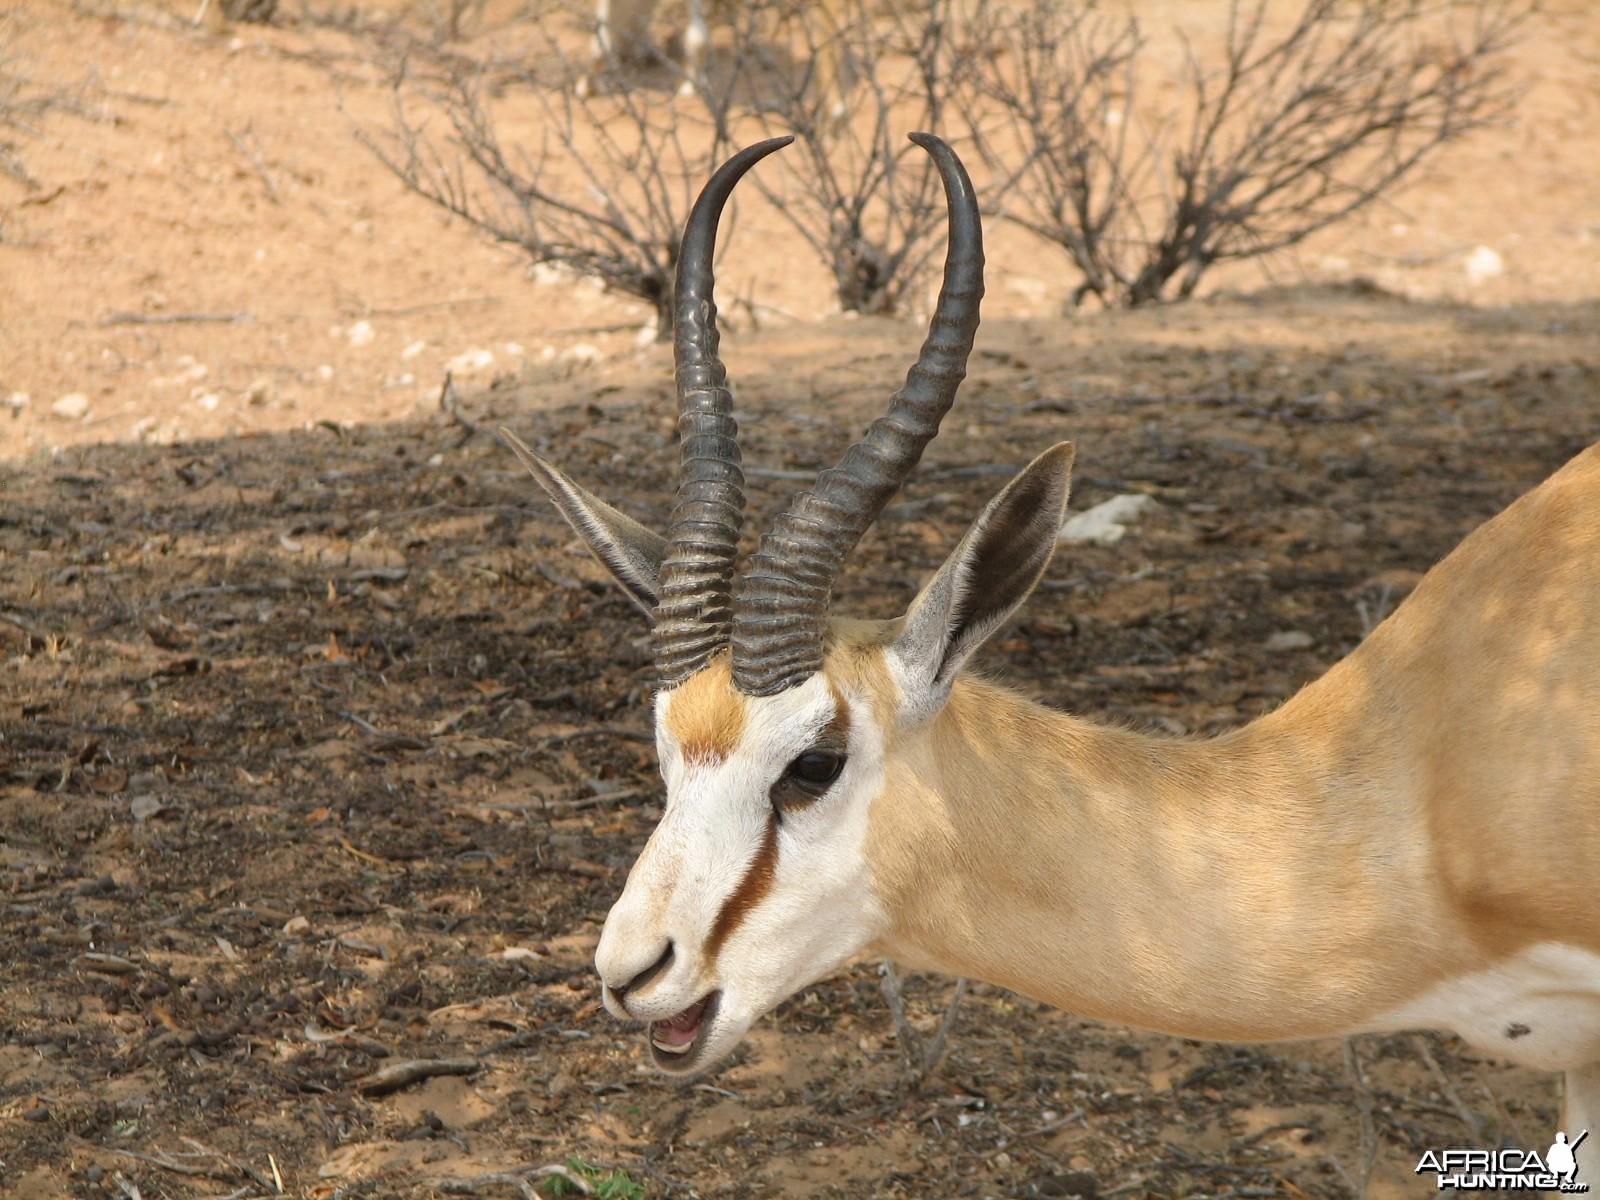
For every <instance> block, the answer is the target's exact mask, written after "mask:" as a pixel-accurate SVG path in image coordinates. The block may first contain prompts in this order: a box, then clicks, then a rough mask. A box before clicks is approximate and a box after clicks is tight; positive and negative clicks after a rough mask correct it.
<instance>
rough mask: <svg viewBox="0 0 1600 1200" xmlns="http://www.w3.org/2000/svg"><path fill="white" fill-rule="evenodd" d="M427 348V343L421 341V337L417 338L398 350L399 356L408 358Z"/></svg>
mask: <svg viewBox="0 0 1600 1200" xmlns="http://www.w3.org/2000/svg"><path fill="white" fill-rule="evenodd" d="M427 348H428V343H427V342H425V341H423V340H422V339H421V338H418V339H417V340H416V341H414V342H412V343H411V345H409V346H407V347H406V348H405V349H404V350H402V351H400V357H401V358H403V359H407V360H410V359H413V358H415V357H416V356H417V355H419V354H421V353H422V352H423V351H424V350H426V349H427Z"/></svg>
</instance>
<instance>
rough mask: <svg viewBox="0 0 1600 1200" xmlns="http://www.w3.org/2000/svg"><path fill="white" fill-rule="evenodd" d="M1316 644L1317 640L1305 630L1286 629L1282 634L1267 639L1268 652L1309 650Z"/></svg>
mask: <svg viewBox="0 0 1600 1200" xmlns="http://www.w3.org/2000/svg"><path fill="white" fill-rule="evenodd" d="M1315 644H1316V639H1315V638H1313V637H1312V636H1311V635H1310V634H1309V633H1307V632H1305V630H1303V629H1285V630H1284V631H1283V632H1282V633H1275V634H1273V635H1272V636H1271V637H1269V638H1268V639H1267V642H1266V647H1267V649H1268V650H1308V649H1310V648H1311V647H1312V646H1313V645H1315Z"/></svg>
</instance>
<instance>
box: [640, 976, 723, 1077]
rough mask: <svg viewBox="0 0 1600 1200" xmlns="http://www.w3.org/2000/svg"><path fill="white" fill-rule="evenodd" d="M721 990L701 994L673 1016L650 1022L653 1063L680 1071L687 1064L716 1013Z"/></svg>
mask: <svg viewBox="0 0 1600 1200" xmlns="http://www.w3.org/2000/svg"><path fill="white" fill-rule="evenodd" d="M721 995H722V993H721V992H712V993H710V994H709V995H707V996H702V997H701V998H700V999H699V1000H696V1001H695V1002H694V1003H693V1004H691V1005H690V1006H689V1007H688V1008H686V1009H684V1010H683V1011H682V1012H681V1013H679V1014H678V1015H677V1016H675V1017H669V1018H668V1019H667V1020H665V1021H651V1022H650V1054H651V1057H652V1058H654V1059H655V1061H656V1066H658V1067H662V1068H665V1069H667V1070H676V1071H681V1070H684V1069H685V1068H687V1067H688V1066H690V1065H691V1064H692V1063H693V1061H694V1059H695V1057H696V1051H698V1050H699V1048H700V1045H701V1037H702V1035H703V1034H704V1033H705V1031H706V1030H707V1029H708V1028H710V1026H711V1022H712V1020H713V1019H714V1018H715V1017H716V1015H717V1000H718V999H719V998H720V997H721Z"/></svg>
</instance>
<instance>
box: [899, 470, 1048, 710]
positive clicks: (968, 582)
mask: <svg viewBox="0 0 1600 1200" xmlns="http://www.w3.org/2000/svg"><path fill="white" fill-rule="evenodd" d="M1071 478H1072V443H1071V442H1060V443H1058V444H1056V445H1054V446H1052V447H1050V449H1048V450H1046V451H1045V452H1044V453H1043V454H1041V455H1039V457H1038V458H1036V459H1034V460H1033V461H1032V462H1031V463H1029V464H1028V465H1027V466H1026V467H1024V468H1023V469H1022V472H1021V474H1019V475H1018V476H1017V477H1016V478H1015V479H1013V480H1012V481H1011V482H1010V483H1008V484H1007V485H1006V486H1005V490H1004V491H1002V492H1001V493H1000V494H999V495H998V496H996V497H995V498H994V499H993V500H991V501H989V507H987V508H985V509H984V510H983V514H982V515H981V516H980V517H979V518H978V519H977V520H976V521H975V522H974V523H973V525H972V528H971V529H969V530H968V531H967V536H966V537H964V538H962V539H961V544H960V545H959V546H957V547H956V548H955V552H954V553H953V554H951V555H950V557H949V558H948V559H946V560H945V564H944V566H942V567H940V568H939V571H938V574H936V575H935V576H934V577H933V579H932V580H931V581H930V582H929V584H928V586H927V587H925V588H923V589H922V594H921V595H919V596H918V597H917V598H916V600H915V601H913V602H912V605H911V609H910V611H909V612H907V613H906V620H905V627H904V628H903V629H902V630H901V632H900V635H899V636H898V637H897V638H895V640H894V641H893V642H892V643H891V644H890V645H889V654H890V657H891V660H892V661H893V663H894V665H895V669H896V674H897V676H898V677H899V679H900V683H901V686H902V687H903V688H904V689H905V692H906V696H905V700H906V704H907V705H908V707H909V708H911V709H912V710H913V712H912V714H910V715H913V716H915V715H918V714H919V713H920V715H921V716H931V715H932V714H933V713H934V712H937V711H938V710H939V708H941V707H942V706H943V705H944V702H945V700H946V699H947V698H948V697H949V694H950V685H951V684H952V683H954V681H955V677H956V673H957V672H958V671H960V670H961V667H962V665H963V664H964V663H965V662H966V661H967V659H968V658H969V657H971V655H972V652H973V651H974V650H976V649H977V648H978V647H979V646H981V645H982V644H983V642H984V640H985V639H986V638H987V637H988V636H989V635H990V634H991V633H993V632H994V631H995V630H996V629H997V628H999V626H1000V625H1001V623H1002V622H1004V621H1005V619H1006V618H1007V617H1009V616H1010V615H1011V614H1012V613H1013V612H1015V611H1016V610H1017V607H1018V606H1019V605H1020V604H1021V603H1022V602H1023V601H1024V600H1026V599H1027V598H1028V593H1029V592H1031V591H1033V588H1034V585H1035V584H1037V583H1038V582H1039V577H1040V576H1041V575H1043V574H1044V569H1045V567H1046V566H1047V565H1048V564H1049V562H1050V555H1051V554H1052V553H1053V552H1054V551H1055V547H1056V534H1057V532H1058V531H1059V530H1060V528H1061V521H1062V518H1063V516H1064V515H1065V513H1066V508H1067V489H1068V485H1069V483H1070V481H1071Z"/></svg>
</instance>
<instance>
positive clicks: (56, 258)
mask: <svg viewBox="0 0 1600 1200" xmlns="http://www.w3.org/2000/svg"><path fill="white" fill-rule="evenodd" d="M1136 7H1137V9H1138V10H1139V12H1140V13H1141V15H1142V16H1143V18H1144V19H1145V21H1146V23H1147V24H1148V25H1149V26H1151V27H1152V28H1153V29H1155V30H1162V29H1164V28H1166V27H1168V26H1169V25H1170V24H1171V23H1174V22H1178V21H1182V22H1185V23H1186V24H1188V25H1190V26H1193V27H1198V28H1202V29H1204V28H1207V27H1209V26H1214V25H1215V24H1216V22H1217V21H1218V19H1219V13H1220V11H1221V10H1222V9H1223V8H1224V6H1223V5H1220V4H1217V3H1200V2H1196V0H1191V2H1187V3H1170V4H1153V3H1145V4H1140V5H1138V6H1136ZM1548 7H1549V12H1548V13H1547V14H1546V15H1545V16H1544V17H1542V18H1541V19H1540V20H1539V21H1538V22H1537V23H1536V24H1535V25H1534V27H1533V28H1532V30H1531V31H1530V35H1529V36H1528V37H1527V38H1526V39H1525V41H1524V42H1523V44H1522V46H1521V48H1520V50H1519V51H1518V58H1519V66H1520V67H1521V68H1522V69H1523V71H1524V72H1525V74H1526V77H1527V78H1528V80H1529V81H1530V86H1529V92H1528V94H1527V96H1526V98H1525V100H1524V101H1523V103H1522V105H1521V107H1520V109H1519V112H1518V116H1517V119H1516V121H1515V123H1514V124H1513V125H1512V126H1510V127H1508V128H1506V129H1504V130H1499V131H1493V132H1490V133H1486V134H1483V135H1481V136H1479V137H1477V138H1476V139H1474V140H1473V141H1472V142H1471V143H1469V144H1466V145H1463V146H1459V147H1456V148H1454V149H1452V150H1450V151H1449V152H1448V153H1446V154H1445V155H1443V156H1441V157H1440V158H1439V159H1438V160H1437V162H1436V163H1435V165H1434V166H1433V167H1431V168H1430V169H1429V171H1428V174H1427V175H1426V177H1424V178H1423V179H1422V180H1421V181H1419V182H1418V184H1417V185H1416V186H1413V187H1411V188H1409V189H1408V190H1406V191H1405V192H1403V193H1402V194H1400V195H1398V196H1396V197H1395V198H1394V200H1393V202H1392V203H1388V204H1383V205H1380V206H1378V207H1376V208H1374V209H1372V210H1370V211H1369V212H1368V213H1366V214H1365V215H1364V216H1363V217H1362V218H1361V219H1359V220H1358V221H1356V222H1354V223H1352V224H1350V225H1348V226H1346V227H1343V228H1339V229H1336V230H1333V231H1330V232H1329V233H1328V234H1327V235H1326V236H1324V237H1321V238H1319V239H1318V240H1316V241H1315V242H1313V243H1312V244H1310V245H1308V246H1306V247H1304V248H1303V249H1302V250H1301V251H1300V252H1299V253H1298V254H1296V255H1294V256H1293V257H1285V258H1282V259H1279V260H1276V261H1274V262H1272V263H1271V264H1269V266H1270V270H1271V276H1272V278H1273V279H1275V280H1276V281H1278V282H1281V283H1288V284H1293V283H1297V282H1303V281H1308V280H1309V281H1324V282H1325V281H1348V280H1350V279H1352V278H1356V277H1365V278H1370V279H1372V280H1374V281H1375V282H1377V283H1378V284H1379V285H1381V286H1382V287H1383V288H1385V289H1388V290H1390V291H1393V292H1395V293H1396V294H1399V295H1403V296H1407V297H1412V298H1418V299H1449V300H1459V301H1463V302H1468V303H1471V304H1474V305H1477V306H1494V305H1505V304H1519V303H1527V302H1544V303H1558V304H1559V303H1568V302H1571V301H1575V300H1581V299H1585V298H1588V297H1591V296H1593V295H1595V294H1596V293H1597V292H1600V201H1597V200H1596V191H1595V189H1594V187H1593V176H1592V164H1593V163H1594V162H1596V161H1597V160H1600V68H1597V66H1596V63H1597V61H1600V14H1597V13H1595V12H1594V10H1593V9H1591V8H1590V7H1589V6H1587V5H1582V4H1565V5H1563V4H1560V3H1555V4H1551V5H1550V6H1548ZM375 10H376V11H375ZM93 11H103V12H104V13H105V15H104V16H89V15H85V14H86V13H87V12H93ZM355 11H358V12H359V11H361V10H359V9H358V10H355ZM367 11H368V12H369V13H370V14H372V15H374V16H376V15H382V14H381V6H369V7H368V9H367ZM508 16H509V13H508V12H505V11H499V12H497V11H495V10H494V9H491V10H490V14H489V18H490V19H488V20H486V21H485V27H486V28H487V30H488V32H486V33H484V34H483V35H482V39H481V40H482V42H483V43H487V44H489V45H495V46H499V45H514V44H516V42H515V37H514V34H515V29H516V27H515V26H514V25H506V24H504V23H503V22H504V21H505V20H506V19H507V18H508ZM547 20H549V21H552V22H555V23H556V24H557V25H558V27H560V28H566V27H567V26H570V25H571V24H572V21H571V18H570V17H567V16H564V15H558V16H554V17H550V18H547ZM14 23H15V26H16V28H17V31H18V32H17V35H16V37H15V41H16V43H17V45H18V46H19V47H20V50H21V52H22V53H23V54H24V55H25V61H24V66H25V69H26V71H27V73H28V74H29V75H30V76H32V77H33V78H35V79H37V80H38V81H40V83H41V84H42V85H44V86H47V87H50V86H54V87H62V88H68V89H72V90H73V95H74V96H75V97H76V98H77V100H78V107H79V108H80V111H81V115H78V116H69V115H65V114H57V115H55V116H54V117H52V118H49V119H48V120H46V121H45V122H44V123H43V127H42V129H41V136H39V137H28V136H20V137H19V138H18V139H17V140H18V150H19V153H20V154H21V155H22V156H23V159H24V161H25V163H26V164H27V167H28V170H29V171H30V172H31V173H32V174H33V176H34V177H35V179H36V180H37V183H38V186H36V187H34V188H31V189H30V188H26V187H24V186H22V185H21V184H19V183H18V182H16V181H13V180H11V179H8V178H5V177H4V176H0V280H4V286H3V287H0V401H3V400H5V399H7V398H8V397H9V398H10V408H9V409H7V410H0V430H3V433H0V452H3V453H6V454H10V455H18V454H25V453H28V452H29V451H32V450H36V449H43V448H49V447H55V446H64V445H73V444H79V443H83V442H89V441H104V440H108V439H141V438H142V439H147V440H148V439H153V440H158V441H172V440H182V439H184V438H187V437H208V436H215V435H219V434H229V433H243V432H249V431H253V430H266V429H290V428H296V427H303V426H305V425H306V424H307V423H309V422H316V421H321V420H333V421H340V422H357V421H372V420H391V419H394V418H396V417H403V416H407V415H410V414H411V413H412V412H413V411H414V409H416V407H417V406H418V405H419V404H422V405H428V404H431V403H432V402H433V401H434V399H435V398H436V396H437V392H438V387H439V382H440V379H441V375H442V371H443V370H444V368H445V367H446V365H447V364H449V363H451V362H454V363H455V365H456V369H457V373H458V376H461V377H462V382H464V383H471V382H473V381H477V382H481V383H487V382H489V381H490V379H492V378H494V377H496V376H510V377H522V378H526V377H540V376H545V375H548V374H549V373H551V372H552V371H569V370H580V371H582V372H583V373H584V374H585V378H586V381H587V382H588V383H589V384H590V386H591V387H592V389H593V390H595V391H596V392H597V393H598V392H603V391H605V390H608V389H609V388H611V387H616V386H622V387H629V386H637V383H636V380H637V379H638V377H639V376H640V375H641V374H642V375H644V376H645V377H647V378H659V377H660V375H661V373H662V372H663V370H664V367H665V362H666V360H665V358H664V357H663V352H662V351H661V350H659V349H657V348H654V347H651V348H648V349H639V348H638V347H637V330H638V329H639V327H641V326H643V325H644V324H645V323H646V321H647V319H648V314H647V313H645V312H643V311H642V310H641V308H640V306H638V305H637V304H633V303H629V302H627V301H625V300H621V299H618V298H615V297H611V296H607V295H604V294H601V293H600V292H599V291H597V290H596V289H594V288H592V287H589V286H586V285H582V284H578V285H574V284H572V283H570V282H568V281H565V280H562V279H559V278H551V277H550V276H549V275H548V274H547V273H546V274H540V275H539V276H538V277H531V276H530V273H529V272H528V271H527V270H526V269H525V268H524V265H523V264H522V263H521V262H520V261H519V257H518V255H517V253H516V252H514V251H513V250H510V249H507V248H503V247H496V246H493V245H490V244H487V243H486V242H485V241H483V240H482V239H481V238H479V237H477V236H475V235H474V234H473V232H472V231H470V230H469V229H467V228H465V227H464V226H462V225H461V224H460V223H454V222H450V221H448V220H445V219H443V218H441V216H440V215H439V214H438V213H437V212H435V211H433V210H432V209H430V208H429V207H428V206H427V205H425V204H424V203H422V202H421V201H419V200H417V199H416V198H415V197H413V196H410V195H408V194H406V193H405V192H404V191H403V189H402V188H401V187H400V186H399V185H398V184H397V183H396V181H395V180H394V179H393V178H392V177H390V176H389V175H388V174H387V173H386V172H385V171H384V170H382V169H381V168H379V167H378V166H377V165H376V163H375V162H374V160H373V158H372V157H371V156H370V155H369V154H368V153H367V152H366V151H365V150H364V149H362V148H361V147H360V146H359V145H358V144H357V143H356V142H355V140H354V138H353V136H352V127H353V124H354V123H357V122H362V123H368V124H371V125H375V126H377V127H382V126H383V123H384V121H385V119H386V112H387V109H386V104H387V93H386V91H385V89H384V88H383V87H382V86H381V85H380V79H379V76H380V72H379V71H378V70H377V68H376V67H375V66H374V65H373V64H372V63H371V61H370V59H371V57H372V54H371V51H370V49H369V48H368V47H367V45H366V44H365V43H364V42H362V41H360V40H358V39H354V38H351V37H349V36H347V35H345V34H342V33H339V32H337V31H333V30H328V29H319V28H311V27H302V28H291V29H268V28H262V27H260V26H253V25H236V26H233V27H231V28H229V29H226V30H224V31H222V32H220V33H213V32H202V31H199V30H195V29H193V28H190V27H189V26H188V24H187V22H184V21H179V20H177V19H175V17H174V16H173V15H172V13H171V12H169V11H168V10H165V9H162V8H160V7H159V6H154V5H150V6H146V7H139V6H138V5H131V4H130V5H124V6H121V7H118V6H117V5H115V4H106V5H103V6H102V7H101V8H100V9H95V7H94V6H93V5H84V6H81V7H79V8H77V9H74V8H71V7H68V6H66V5H62V4H56V3H51V2H49V0H34V2H32V3H28V4H24V5H22V6H21V8H20V10H18V15H17V17H16V18H15V22H14ZM563 23H564V24H563ZM477 48H478V49H482V45H479V46H478V47H477ZM330 73H331V74H332V79H330ZM747 209H748V210H749V212H748V216H747V219H746V220H745V222H744V223H743V224H742V225H741V227H740V229H739V232H738V240H737V242H736V243H735V245H734V246H733V247H732V249H731V251H730V252H729V254H728V255H727V260H726V262H725V264H724V267H723V273H724V280H725V286H724V291H725V293H726V294H730V295H753V296H754V297H756V298H757V299H759V300H760V301H761V302H762V303H763V304H766V305H770V306H772V308H773V309H776V310H778V311H780V312H782V313H787V314H792V316H793V318H794V320H795V321H797V322H798V324H799V325H800V326H801V329H800V331H799V332H798V336H800V337H803V338H812V339H814V340H815V344H816V345H817V346H818V347H819V348H820V347H824V346H826V345H827V343H828V332H827V331H828V329H829V328H830V326H831V325H833V324H834V323H835V322H836V320H837V318H832V319H830V317H829V311H830V307H831V306H830V301H829V292H828V289H827V287H826V281H825V279H824V278H823V275H822V272H821V270H820V268H819V267H817V266H816V265H815V264H814V263H812V262H810V261H809V255H807V254H805V253H803V252H802V251H801V250H800V248H799V247H797V246H796V245H795V244H794V235H793V233H792V232H790V231H787V230H786V229H784V228H783V227H782V226H780V225H778V224H777V223H776V222H775V220H774V218H773V217H772V215H771V214H770V212H763V211H762V206H761V204H760V202H759V200H758V199H757V198H754V197H752V198H750V200H749V203H748V205H747ZM991 241H992V242H993V243H994V245H993V247H992V259H993V262H994V268H993V271H992V284H991V299H990V302H989V304H988V307H987V315H988V316H989V317H990V318H991V319H992V318H995V317H1003V316H1043V315H1049V314H1053V313H1056V312H1059V311H1060V308H1061V305H1062V303H1063V301H1064V300H1065V299H1066V297H1067V295H1068V294H1069V292H1070V290H1071V288H1072V287H1073V286H1074V284H1075V282H1076V281H1075V279H1074V278H1072V275H1071V272H1070V271H1069V270H1067V269H1066V266H1065V260H1064V258H1057V257H1056V252H1053V251H1045V252H1043V253H1041V252H1040V250H1039V249H1038V248H1037V246H1035V245H1034V244H1032V243H1030V242H1026V241H1023V240H1020V239H1019V237H1018V236H1017V235H1015V234H1012V233H1007V232H1004V231H1001V232H997V233H995V234H994V235H993V236H992V238H991ZM1496 262H1498V264H1499V265H1500V271H1499V273H1492V272H1493V271H1494V267H1495V264H1496ZM1263 281H1264V277H1263V272H1262V269H1261V268H1257V267H1247V268H1239V269H1236V270H1234V271H1232V272H1223V273H1220V274H1219V276H1218V278H1217V281H1216V282H1217V285H1218V286H1224V287H1247V288H1248V287H1256V286H1259V285H1260V284H1261V283H1262V282H1263ZM194 314H199V315H208V316H214V317H220V316H232V317H236V318H237V320H236V321H234V322H230V323H222V324H217V323H205V324H155V323H138V324H133V323H119V322H124V321H128V320H129V319H130V318H131V319H132V320H134V321H146V322H147V321H150V320H152V319H154V320H157V321H161V320H169V321H170V320H171V319H172V318H174V317H181V316H183V315H194ZM772 319H777V320H781V318H772ZM819 323H820V324H819ZM617 327H622V332H610V333H605V332H597V331H603V330H615V329H617ZM583 346H593V347H594V348H595V349H596V350H598V351H599V353H600V359H599V361H598V362H593V361H591V356H590V354H589V353H588V352H587V351H586V350H584V349H582V347H583ZM740 353H742V347H741V346H739V345H737V344H735V345H734V346H733V347H731V348H730V354H731V355H734V356H737V355H738V354H740ZM72 394H78V395H81V396H83V397H84V399H85V401H86V404H85V405H69V406H67V409H66V411H67V412H68V413H69V414H71V413H78V410H79V409H80V408H81V409H82V411H81V413H78V415H76V416H72V415H69V416H67V417H62V416H59V415H56V414H54V413H53V412H52V406H53V405H54V404H55V403H56V402H57V401H58V400H59V399H60V398H61V397H62V396H65V395H72Z"/></svg>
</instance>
